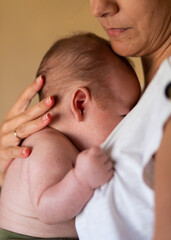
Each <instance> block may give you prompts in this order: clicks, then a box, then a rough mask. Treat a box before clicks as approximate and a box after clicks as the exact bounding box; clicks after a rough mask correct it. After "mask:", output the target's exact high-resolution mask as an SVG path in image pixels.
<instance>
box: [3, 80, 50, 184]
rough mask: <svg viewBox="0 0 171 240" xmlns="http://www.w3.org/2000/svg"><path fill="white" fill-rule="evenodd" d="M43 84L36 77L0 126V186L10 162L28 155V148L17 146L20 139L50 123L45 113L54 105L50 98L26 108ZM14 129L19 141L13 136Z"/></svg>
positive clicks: (48, 116) (42, 81)
mask: <svg viewBox="0 0 171 240" xmlns="http://www.w3.org/2000/svg"><path fill="white" fill-rule="evenodd" d="M43 84H44V80H43V77H38V78H37V79H36V80H35V81H34V82H33V83H32V84H30V85H29V86H28V87H27V88H26V89H25V90H24V91H23V92H22V93H21V95H20V96H19V98H18V99H17V101H16V103H15V104H14V106H13V107H12V109H11V110H10V111H9V112H8V113H7V115H6V117H5V118H4V120H3V122H2V123H1V125H0V185H2V182H3V177H4V175H5V172H6V170H7V168H8V166H9V165H10V163H11V161H12V160H13V159H14V158H17V157H23V158H25V157H27V156H28V155H29V154H30V149H29V148H26V147H20V146H19V144H20V142H21V139H23V138H25V137H27V136H29V135H30V134H32V133H33V132H36V131H38V130H40V129H42V128H44V127H45V126H47V125H48V124H49V123H50V120H51V117H50V114H47V111H48V110H49V109H50V108H51V107H52V106H53V104H54V100H53V98H52V97H49V98H46V99H44V100H42V101H41V102H39V103H38V104H36V105H35V106H33V107H31V108H28V106H29V104H30V102H31V100H32V98H33V97H34V96H35V95H36V94H37V92H38V91H39V90H40V89H41V88H42V86H43ZM45 113H46V114H45ZM15 129H16V132H17V135H18V136H19V138H20V139H19V138H17V137H15V136H14V130H15Z"/></svg>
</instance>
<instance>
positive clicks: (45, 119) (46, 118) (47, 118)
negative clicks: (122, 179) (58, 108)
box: [42, 113, 50, 121]
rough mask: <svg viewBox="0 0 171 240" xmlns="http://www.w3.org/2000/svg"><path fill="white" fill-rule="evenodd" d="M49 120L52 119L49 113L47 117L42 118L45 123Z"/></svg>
mask: <svg viewBox="0 0 171 240" xmlns="http://www.w3.org/2000/svg"><path fill="white" fill-rule="evenodd" d="M49 118H50V114H49V113H47V114H45V115H44V116H43V117H42V120H43V121H47V120H49Z"/></svg>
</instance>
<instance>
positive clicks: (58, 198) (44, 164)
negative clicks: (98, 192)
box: [29, 134, 113, 224]
mask: <svg viewBox="0 0 171 240" xmlns="http://www.w3.org/2000/svg"><path fill="white" fill-rule="evenodd" d="M45 135H47V136H42V137H43V141H42V140H41V141H38V140H36V141H35V146H34V147H33V150H32V154H31V156H30V159H29V179H30V183H29V184H30V195H31V200H32V203H33V206H34V209H35V211H36V214H37V216H38V217H39V219H40V220H41V221H43V222H45V223H47V224H54V223H60V222H64V221H68V220H70V219H72V218H73V217H75V216H76V215H77V214H78V213H79V212H80V211H81V209H82V208H83V207H84V205H85V204H86V203H87V201H88V200H89V199H90V198H91V197H92V195H93V192H94V189H95V188H97V187H99V186H101V185H103V184H104V183H106V182H107V181H109V179H110V178H111V177H112V176H113V170H112V163H111V162H110V161H109V160H108V159H107V157H106V156H105V155H104V154H103V152H102V150H101V149H100V148H99V147H93V148H92V149H90V150H86V151H83V152H82V153H80V154H79V155H78V157H77V154H78V152H77V151H76V149H75V147H74V146H73V145H72V144H71V143H70V142H69V141H68V140H67V139H66V138H65V137H63V136H62V135H59V134H58V137H56V136H49V134H45ZM42 137H41V138H42ZM44 139H45V141H44ZM41 149H42V150H41ZM43 149H48V151H44V150H43ZM76 157H77V160H76V165H75V166H74V168H73V164H74V162H75V161H74V159H76Z"/></svg>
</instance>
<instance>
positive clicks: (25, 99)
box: [6, 76, 44, 119]
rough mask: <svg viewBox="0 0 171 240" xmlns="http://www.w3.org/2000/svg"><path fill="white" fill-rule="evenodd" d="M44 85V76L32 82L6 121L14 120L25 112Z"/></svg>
mask: <svg viewBox="0 0 171 240" xmlns="http://www.w3.org/2000/svg"><path fill="white" fill-rule="evenodd" d="M43 84H44V79H43V77H42V76H40V77H38V78H37V79H36V80H35V81H34V82H32V83H31V84H30V85H29V86H28V87H27V88H26V89H25V90H24V91H23V92H22V93H21V94H20V96H19V97H18V99H17V101H16V103H15V104H14V106H13V107H12V109H11V110H10V111H9V113H8V114H7V116H6V119H9V118H13V117H14V116H16V115H18V114H20V113H21V112H23V111H24V110H25V109H26V108H27V107H28V106H29V104H30V102H31V100H32V98H33V97H34V96H35V95H36V94H37V93H38V91H39V90H40V89H41V88H42V86H43Z"/></svg>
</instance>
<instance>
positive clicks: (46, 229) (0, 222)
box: [0, 150, 76, 238]
mask: <svg viewBox="0 0 171 240" xmlns="http://www.w3.org/2000/svg"><path fill="white" fill-rule="evenodd" d="M40 151H41V150H40ZM28 161H29V158H27V159H15V160H14V161H13V163H12V164H11V165H10V166H9V168H8V171H7V174H6V176H5V181H4V185H3V188H2V191H1V198H0V227H1V228H3V229H6V230H9V231H12V232H17V233H20V234H24V235H30V236H35V237H44V238H51V237H72V236H76V232H75V224H74V219H73V220H71V221H69V222H65V223H61V224H51V225H48V224H45V223H43V222H41V221H40V220H39V219H38V218H37V216H36V213H35V211H34V209H33V206H32V203H31V200H30V194H29V178H28Z"/></svg>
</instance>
